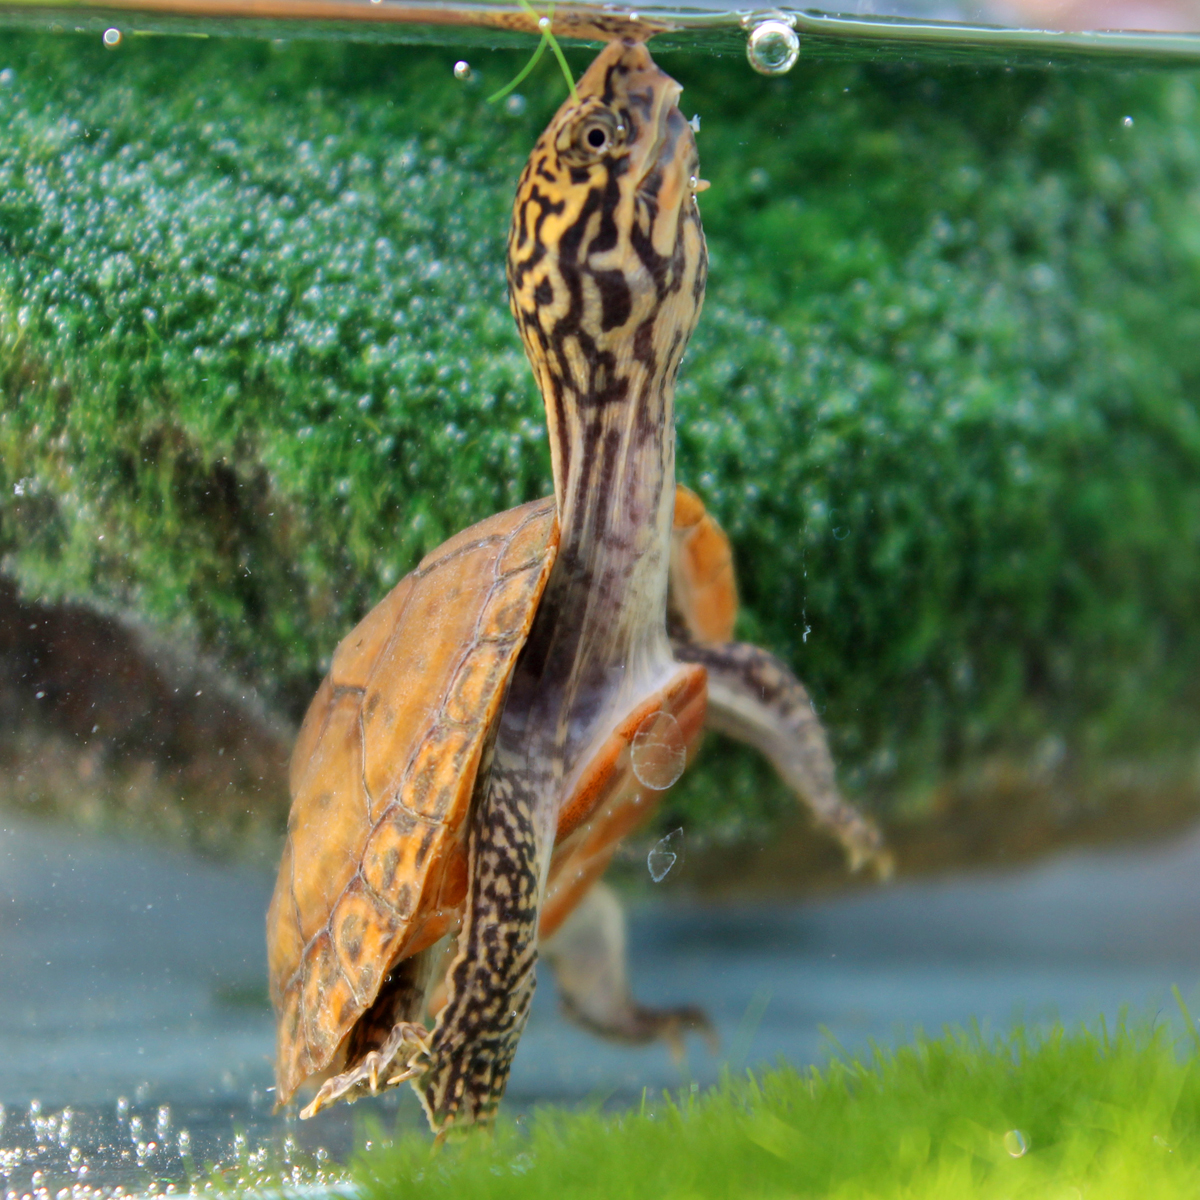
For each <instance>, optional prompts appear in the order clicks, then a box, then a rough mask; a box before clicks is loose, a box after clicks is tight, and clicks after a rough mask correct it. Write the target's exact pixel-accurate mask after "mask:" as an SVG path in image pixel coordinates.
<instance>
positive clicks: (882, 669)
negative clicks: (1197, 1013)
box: [0, 35, 1200, 829]
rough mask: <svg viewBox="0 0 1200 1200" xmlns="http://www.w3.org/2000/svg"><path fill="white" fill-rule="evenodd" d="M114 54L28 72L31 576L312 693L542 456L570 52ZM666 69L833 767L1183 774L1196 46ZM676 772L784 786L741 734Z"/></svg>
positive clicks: (7, 377)
mask: <svg viewBox="0 0 1200 1200" xmlns="http://www.w3.org/2000/svg"><path fill="white" fill-rule="evenodd" d="M95 43H96V39H92V38H89V39H88V41H87V42H86V43H85V42H82V41H81V40H79V39H75V38H68V37H58V38H49V37H36V36H30V35H11V36H10V37H9V38H8V40H7V42H6V46H5V50H4V51H3V55H4V57H5V61H4V62H0V67H4V66H7V67H9V68H10V72H9V73H8V74H5V75H3V76H0V197H2V200H0V386H2V388H3V394H4V408H3V413H2V414H0V550H2V552H3V555H4V559H3V568H4V571H5V572H6V573H7V574H8V575H9V576H10V577H11V578H13V579H15V580H16V581H17V582H18V583H19V585H20V587H21V588H22V589H23V592H24V593H25V595H27V596H31V597H37V598H39V599H48V600H55V599H70V600H82V601H85V602H87V603H89V604H91V605H93V606H97V607H100V608H104V609H108V610H115V611H118V612H123V613H135V614H137V616H138V618H139V619H140V620H142V621H144V622H146V623H148V624H149V625H150V626H152V627H153V628H154V629H155V630H157V631H158V632H159V634H160V635H165V636H166V637H169V638H171V639H173V640H174V641H175V642H176V643H178V644H181V645H188V646H190V647H192V648H193V650H194V651H195V652H196V653H198V654H200V655H202V656H206V657H208V658H210V659H214V660H216V661H217V662H219V663H220V664H221V665H222V666H223V667H224V668H225V669H226V670H227V671H228V672H230V673H232V674H233V675H234V676H236V677H238V678H240V679H242V680H244V681H246V682H247V683H249V684H251V685H253V686H254V687H255V688H257V689H258V690H259V692H260V693H261V694H263V695H264V696H266V697H267V698H268V699H269V701H270V702H271V703H272V704H273V705H274V706H275V707H276V708H277V709H278V710H279V711H281V712H284V713H286V714H288V715H289V716H290V717H292V718H293V719H294V718H296V717H297V716H298V715H299V714H300V713H301V712H302V711H303V707H304V705H305V703H306V702H307V700H308V698H309V697H310V696H311V694H312V691H313V689H314V687H315V684H316V681H317V680H318V678H319V676H320V674H321V672H322V670H323V668H324V666H325V665H326V663H327V661H328V656H329V654H330V652H331V650H332V648H333V647H334V645H336V643H337V641H338V639H339V638H340V637H341V635H342V634H343V633H344V632H345V631H346V630H347V629H348V628H349V627H350V626H351V625H352V623H353V622H354V621H355V619H356V618H357V617H358V616H359V615H361V613H362V612H364V611H365V610H366V608H367V607H369V605H370V604H371V603H372V602H373V601H374V600H375V599H377V598H378V597H379V596H380V595H381V594H382V593H383V592H384V591H385V590H386V588H387V587H388V585H389V584H390V583H392V582H393V581H394V580H395V579H397V578H399V576H400V575H402V574H403V573H404V572H405V571H406V570H407V569H409V568H410V567H411V566H412V565H413V564H414V563H415V561H416V560H417V559H418V558H419V557H420V556H421V555H422V554H424V553H425V552H426V551H428V550H429V549H431V548H432V547H433V546H435V545H436V544H437V543H438V542H440V541H441V540H442V539H443V538H445V537H446V536H448V535H449V534H451V533H452V532H454V531H455V530H457V529H459V528H461V527H463V526H464V525H466V524H468V523H470V522H471V521H474V520H476V519H478V518H480V517H482V516H485V515H487V514H488V513H491V512H494V511H496V510H497V509H500V508H504V507H508V506H510V505H513V504H516V503H519V502H521V501H523V500H526V499H530V498H532V497H535V496H539V495H544V494H546V493H547V492H548V491H549V489H550V474H549V463H548V454H547V449H546V445H545V431H544V424H543V417H542V413H541V406H540V401H539V399H538V396H537V394H536V391H535V388H534V386H533V382H532V379H531V376H530V373H529V371H528V368H527V366H526V364H525V362H524V358H523V356H522V354H521V351H520V347H519V343H518V341H517V337H516V333H515V329H514V327H513V323H512V320H511V317H510V316H509V313H508V311H507V303H506V299H505V292H504V279H503V243H504V237H505V233H506V230H507V221H508V209H509V205H510V203H511V195H512V189H513V186H514V183H515V179H516V176H517V173H518V171H519V168H520V165H521V163H522V161H523V159H524V156H525V154H526V153H527V151H528V148H529V146H530V145H531V144H532V142H533V140H534V138H535V137H536V134H537V132H538V131H539V130H540V128H541V126H542V125H543V124H544V122H545V120H546V119H547V118H548V115H549V113H550V112H551V111H552V109H553V108H554V107H555V105H556V104H557V103H558V101H559V99H560V98H561V92H562V81H561V78H556V77H555V75H554V73H553V71H552V70H550V69H549V68H548V69H546V70H545V71H542V70H540V69H539V72H538V73H537V74H536V75H535V76H534V77H533V78H532V79H531V81H530V82H529V83H528V84H526V85H525V91H526V95H527V103H526V105H525V107H524V109H523V110H522V109H521V107H520V105H509V106H504V105H500V106H495V105H488V104H486V103H485V100H484V97H485V95H486V94H487V92H489V91H490V90H491V89H492V86H493V85H499V84H501V83H503V82H504V81H505V80H506V79H507V78H509V77H510V76H511V75H512V74H513V73H515V71H516V70H517V69H518V68H519V65H520V62H521V58H520V56H519V55H516V56H514V55H512V54H502V53H496V54H484V53H482V52H480V53H478V54H475V55H474V58H475V60H476V61H475V64H474V65H475V66H476V76H477V81H479V80H481V84H480V82H477V83H476V85H475V86H471V85H464V84H462V83H460V82H458V81H457V80H455V79H454V78H453V77H452V75H451V70H450V67H451V64H452V63H453V61H454V58H455V57H456V55H454V54H453V53H451V52H450V51H444V50H440V49H438V50H431V49H428V48H424V49H420V50H416V49H398V48H379V47H365V46H351V45H346V44H332V45H312V44H305V43H289V44H269V43H245V42H234V41H224V42H220V41H211V42H197V41H195V40H168V39H153V40H150V39H147V40H145V41H141V40H133V39H127V40H126V42H125V43H124V44H123V45H122V46H121V48H120V50H119V51H117V52H115V53H110V52H106V51H104V50H102V49H100V48H99V47H98V46H97V45H96V44H95ZM582 61H583V60H582V59H579V60H578V61H577V64H576V65H577V66H580V65H582ZM663 65H664V66H665V67H666V68H667V69H668V70H670V71H671V72H672V73H674V74H675V75H676V76H677V77H678V78H680V80H681V81H682V82H683V83H684V84H685V87H686V91H685V96H684V105H685V109H686V111H687V112H688V113H689V115H690V113H691V112H692V111H698V112H699V113H700V114H701V117H702V130H701V133H700V139H699V144H700V151H701V155H702V161H703V164H704V173H705V175H706V176H707V177H708V178H709V179H710V180H711V181H712V183H713V187H712V189H711V190H710V191H709V192H707V193H705V195H704V199H703V208H704V214H705V223H706V228H707V231H708V236H709V241H710V247H711V251H712V260H713V266H712V275H711V283H710V289H709V299H708V304H707V307H706V310H705V314H704V317H703V319H702V322H701V326H700V330H699V332H698V334H697V337H696V339H695V342H694V345H693V347H692V349H691V350H690V352H689V355H688V358H687V361H686V363H685V366H684V370H683V380H682V384H681V387H680V393H679V423H680V430H679V434H680V436H679V472H680V476H681V478H682V479H684V480H685V481H686V482H688V483H690V484H691V485H692V486H693V487H695V488H696V489H697V490H698V491H699V492H700V493H701V494H702V495H703V496H704V498H705V499H706V501H707V502H708V504H709V506H710V507H711V508H712V509H713V511H715V512H716V514H717V515H718V517H719V519H720V520H721V521H722V523H723V524H724V525H725V527H726V528H727V529H728V531H729V532H730V534H731V535H732V537H733V541H734V545H735V552H736V555H737V562H738V567H739V572H740V577H741V584H742V592H743V600H744V612H743V614H742V617H741V626H740V631H741V633H742V634H743V635H744V636H746V637H748V638H752V639H753V640H756V641H759V642H761V643H763V644H765V645H768V646H770V647H771V648H773V649H775V650H776V651H778V652H779V653H781V654H783V655H784V656H785V657H786V658H788V659H789V660H790V661H791V662H792V663H793V664H794V665H795V667H796V669H797V671H798V672H799V673H800V674H801V675H802V677H803V678H804V679H805V680H806V682H807V683H808V684H809V685H810V687H811V689H812V690H813V692H814V695H815V696H816V697H817V699H818V702H819V706H820V707H821V708H822V710H823V711H824V713H825V719H826V721H827V723H828V724H829V726H830V728H831V731H832V734H833V736H834V739H835V745H836V748H837V753H838V755H839V758H840V761H841V763H842V765H843V778H844V780H845V781H846V782H847V784H848V785H849V787H850V790H852V791H853V792H855V793H857V794H864V793H870V794H872V795H874V796H875V797H876V800H877V802H878V803H879V804H880V806H881V807H883V808H885V809H887V808H888V806H891V811H893V812H896V811H898V810H899V808H900V807H901V806H903V805H904V804H905V803H906V802H912V800H913V797H918V798H919V797H921V796H926V797H927V796H929V795H930V794H932V793H931V790H930V789H931V788H932V787H933V785H934V784H936V782H937V781H938V780H939V779H941V778H943V777H944V776H945V773H946V772H947V771H954V770H958V769H960V768H961V767H962V765H963V764H964V763H969V762H974V761H978V760H980V759H982V758H986V757H987V756H989V755H995V754H1016V755H1018V756H1019V755H1025V756H1026V757H1028V758H1029V759H1030V761H1035V760H1036V761H1040V759H1039V756H1041V758H1045V757H1046V756H1047V755H1050V756H1051V757H1053V756H1054V755H1056V754H1057V755H1058V757H1059V758H1060V759H1064V758H1065V759H1066V760H1067V761H1069V762H1073V763H1079V764H1083V768H1082V769H1085V771H1086V769H1091V768H1089V767H1088V764H1103V763H1105V762H1108V761H1111V759H1112V758H1113V756H1124V757H1125V758H1129V757H1130V756H1133V757H1138V758H1149V759H1153V758H1155V757H1156V756H1157V757H1160V758H1161V757H1163V756H1166V758H1168V759H1170V761H1172V762H1183V761H1185V759H1186V760H1187V761H1188V762H1190V758H1187V756H1188V755H1190V753H1191V750H1192V747H1193V746H1194V743H1195V740H1196V738H1195V734H1196V722H1195V716H1194V713H1195V711H1196V708H1195V706H1196V701H1197V685H1196V681H1197V679H1200V672H1198V670H1197V668H1198V667H1200V636H1198V634H1200V624H1198V623H1197V621H1196V619H1195V615H1194V613H1195V580H1196V579H1197V578H1198V577H1200V469H1198V468H1200V414H1198V413H1197V407H1196V402H1195V397H1196V396H1197V395H1198V394H1200V389H1198V387H1197V384H1198V383H1200V207H1198V206H1197V204H1196V199H1195V198H1196V196H1197V195H1198V194H1200V135H1198V134H1197V130H1200V93H1198V90H1197V83H1198V79H1197V76H1196V75H1194V74H1191V73H1166V72H1158V73H1144V74H1126V75H1121V74H1114V73H1112V72H1100V71H1094V72H1091V73H1087V72H1076V73H1069V72H1038V71H1024V72H1013V71H1008V70H1005V69H1004V68H1000V67H996V68H986V69H982V70H977V71H976V70H970V69H966V68H961V67H959V68H938V69H927V68H920V69H919V68H915V67H905V66H891V67H883V66H871V65H845V64H826V65H821V64H810V63H805V64H802V65H801V66H800V67H798V68H797V69H796V70H795V71H794V72H793V73H792V74H791V75H789V76H787V77H785V78H783V79H779V80H771V81H765V80H760V79H758V78H757V77H755V76H753V75H752V74H751V73H750V72H749V71H748V69H747V68H746V66H745V63H744V62H743V61H740V60H733V59H730V60H725V59H717V58H706V57H702V56H695V57H690V56H684V55H680V54H671V55H664V56H663ZM1097 769H1100V768H1097ZM672 803H673V805H674V808H673V809H672V811H671V812H670V813H668V814H667V816H666V818H665V819H668V820H675V819H677V818H680V817H681V816H686V817H688V818H689V819H691V820H693V821H695V822H698V823H699V825H701V826H704V827H708V828H710V829H715V828H717V827H720V826H723V825H728V824H729V823H730V822H735V821H744V820H745V819H747V817H749V818H750V819H754V820H758V819H769V818H771V817H772V815H775V814H778V813H779V812H781V811H784V809H785V808H786V807H787V806H788V801H787V800H786V798H785V797H784V796H783V795H782V793H781V792H780V790H779V789H778V787H777V786H776V785H774V784H773V782H772V781H771V780H770V777H769V775H768V773H767V772H766V771H765V770H763V769H762V768H760V767H759V766H757V765H755V763H754V762H753V761H752V760H751V759H750V758H748V757H746V756H742V755H740V754H735V753H731V752H730V750H729V747H728V746H727V745H724V744H720V745H714V746H713V747H710V749H709V750H708V751H707V752H706V756H705V769H703V770H702V771H700V772H698V773H696V774H695V776H694V778H693V779H692V782H691V783H690V784H689V785H687V786H686V787H685V789H684V790H683V791H681V792H680V793H679V795H678V797H677V798H675V799H674V800H673V801H672Z"/></svg>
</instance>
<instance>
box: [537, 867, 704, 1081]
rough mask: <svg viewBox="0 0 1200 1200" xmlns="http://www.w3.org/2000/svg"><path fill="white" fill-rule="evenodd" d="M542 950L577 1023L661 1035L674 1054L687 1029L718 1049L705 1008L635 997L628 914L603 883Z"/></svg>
mask: <svg viewBox="0 0 1200 1200" xmlns="http://www.w3.org/2000/svg"><path fill="white" fill-rule="evenodd" d="M541 952H542V956H543V957H544V958H545V960H546V962H547V963H548V964H549V965H550V968H551V970H553V972H554V978H555V981H556V982H557V983H558V990H559V994H560V995H561V997H562V1006H563V1011H564V1012H565V1013H566V1015H567V1016H568V1017H569V1018H570V1019H571V1020H572V1021H574V1022H575V1024H577V1025H580V1026H582V1027H583V1028H584V1029H586V1030H588V1031H589V1032H591V1033H596V1034H599V1035H600V1036H601V1037H604V1038H608V1039H609V1040H611V1041H616V1042H625V1043H628V1044H631V1045H645V1044H646V1043H648V1042H654V1041H658V1040H660V1039H661V1040H662V1041H665V1042H666V1043H667V1045H668V1046H669V1047H670V1049H671V1053H672V1055H673V1056H674V1057H675V1059H676V1060H679V1059H682V1057H683V1054H684V1034H686V1033H688V1032H696V1033H699V1034H701V1035H702V1036H703V1037H704V1039H705V1040H706V1041H707V1042H708V1045H709V1048H710V1049H711V1050H712V1051H713V1052H714V1053H715V1052H716V1050H717V1038H716V1033H715V1032H714V1030H713V1027H712V1022H710V1021H709V1019H708V1017H707V1016H706V1015H705V1013H704V1011H703V1009H700V1008H696V1007H694V1006H693V1005H684V1006H681V1007H679V1008H646V1007H644V1006H642V1005H640V1004H638V1003H637V1002H636V1001H635V1000H634V999H633V997H632V995H631V994H630V991H629V982H628V976H627V970H626V953H625V914H624V912H623V910H622V908H621V902H620V901H619V900H618V899H617V897H616V894H615V893H614V892H613V890H612V889H611V888H609V887H607V886H606V885H605V884H603V883H597V884H595V885H594V886H593V887H592V889H591V891H589V892H588V894H587V895H586V896H585V897H584V898H583V900H581V901H580V903H579V905H578V906H577V907H576V908H575V910H574V911H573V912H572V913H571V915H570V916H569V917H567V919H566V920H565V921H564V922H563V923H562V925H561V926H560V927H559V928H558V929H557V930H556V931H555V933H554V934H553V936H552V937H549V938H547V939H546V941H545V942H543V943H542V950H541Z"/></svg>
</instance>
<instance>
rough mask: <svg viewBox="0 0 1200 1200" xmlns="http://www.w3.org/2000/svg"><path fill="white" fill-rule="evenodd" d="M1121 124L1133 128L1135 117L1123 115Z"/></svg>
mask: <svg viewBox="0 0 1200 1200" xmlns="http://www.w3.org/2000/svg"><path fill="white" fill-rule="evenodd" d="M1121 124H1122V125H1124V126H1125V128H1126V129H1132V128H1133V118H1132V117H1122V118H1121Z"/></svg>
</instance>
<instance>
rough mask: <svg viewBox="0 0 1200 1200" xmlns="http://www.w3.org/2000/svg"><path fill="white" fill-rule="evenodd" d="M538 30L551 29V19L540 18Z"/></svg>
mask: <svg viewBox="0 0 1200 1200" xmlns="http://www.w3.org/2000/svg"><path fill="white" fill-rule="evenodd" d="M538 28H539V29H549V28H550V18H549V17H538Z"/></svg>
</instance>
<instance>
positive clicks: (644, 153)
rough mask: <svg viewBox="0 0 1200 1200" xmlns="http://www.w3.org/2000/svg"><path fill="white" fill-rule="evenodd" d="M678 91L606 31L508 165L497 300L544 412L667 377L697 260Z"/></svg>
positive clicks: (691, 175) (692, 162)
mask: <svg viewBox="0 0 1200 1200" xmlns="http://www.w3.org/2000/svg"><path fill="white" fill-rule="evenodd" d="M680 91H681V88H680V86H679V84H677V83H676V82H675V81H674V80H673V79H672V78H671V77H670V76H669V75H667V74H666V73H665V72H663V71H662V70H660V69H659V68H658V67H657V66H656V65H655V63H654V60H653V59H652V58H651V57H650V52H649V50H647V48H646V46H645V44H644V43H642V42H638V41H633V40H619V41H613V42H610V43H609V44H608V46H606V47H605V49H604V50H603V51H602V52H601V53H600V55H599V56H598V57H597V58H596V60H595V62H593V63H592V65H591V66H590V67H589V68H588V70H587V72H586V73H585V74H584V76H583V78H582V79H581V80H580V81H579V84H578V86H577V95H576V96H574V97H572V98H571V99H569V100H567V101H566V103H564V104H563V106H562V107H561V108H560V109H559V110H558V112H557V113H556V114H555V116H554V119H553V120H552V121H551V122H550V124H549V126H548V127H547V129H546V131H545V132H544V133H543V134H542V136H541V137H540V138H539V139H538V142H537V145H536V146H535V147H534V149H533V153H532V154H531V155H530V157H529V162H528V163H527V164H526V167H525V171H524V173H523V174H522V176H521V181H520V184H519V186H518V189H517V197H516V203H515V205H514V209H513V223H512V230H511V233H510V236H509V248H508V282H509V298H510V302H511V304H512V309H513V313H514V315H515V316H516V318H517V324H518V326H519V327H520V330H521V336H522V338H523V340H524V342H525V349H526V353H527V354H528V355H529V359H530V361H531V363H532V364H533V368H534V372H535V373H536V375H537V377H538V382H539V385H540V386H541V389H542V395H543V398H544V399H545V401H546V405H547V410H548V412H549V411H550V408H551V405H552V401H553V400H554V399H555V398H556V397H557V398H559V399H560V400H561V398H562V397H564V396H565V395H567V394H572V395H573V396H574V398H575V399H576V400H577V401H578V402H579V403H580V404H581V405H583V406H584V407H587V402H588V401H589V400H590V401H593V402H597V403H601V404H602V403H603V402H604V401H606V400H612V399H616V398H619V396H623V395H629V396H631V397H632V396H633V395H634V392H635V391H636V390H637V389H639V388H644V387H646V386H647V385H649V386H652V387H657V388H658V389H659V390H660V391H661V389H662V388H663V387H664V386H669V385H671V384H673V382H674V377H675V371H676V369H677V368H678V365H679V360H680V359H681V358H682V356H683V350H684V347H685V346H686V344H687V340H688V338H689V336H690V335H691V332H692V329H693V328H694V327H695V323H696V319H697V317H698V316H699V311H700V304H701V302H702V300H703V297H704V283H705V274H706V263H707V257H706V253H705V247H704V233H703V230H702V229H701V226H700V212H699V208H698V206H697V203H696V192H697V191H698V190H700V188H701V187H703V186H704V185H703V184H701V183H700V181H699V178H698V171H699V164H698V159H697V156H696V142H695V138H694V137H693V134H692V129H691V127H690V125H689V124H688V122H687V121H685V120H684V117H683V114H682V113H681V112H680V111H679V108H678V106H677V103H676V102H677V101H678V99H679V94H680ZM551 419H552V421H553V414H551ZM552 449H553V439H552Z"/></svg>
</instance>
